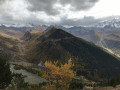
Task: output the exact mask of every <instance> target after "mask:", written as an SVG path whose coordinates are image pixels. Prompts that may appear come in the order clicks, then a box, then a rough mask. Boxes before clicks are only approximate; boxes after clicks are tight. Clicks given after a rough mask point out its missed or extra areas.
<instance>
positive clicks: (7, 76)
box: [0, 58, 12, 89]
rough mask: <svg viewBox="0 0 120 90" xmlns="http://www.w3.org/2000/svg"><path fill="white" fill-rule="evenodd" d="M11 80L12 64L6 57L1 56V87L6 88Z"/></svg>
mask: <svg viewBox="0 0 120 90" xmlns="http://www.w3.org/2000/svg"><path fill="white" fill-rule="evenodd" d="M11 80H12V75H11V72H10V66H9V64H8V63H6V61H5V60H4V59H2V58H0V89H4V88H6V87H7V86H8V85H9V84H10V83H11Z"/></svg>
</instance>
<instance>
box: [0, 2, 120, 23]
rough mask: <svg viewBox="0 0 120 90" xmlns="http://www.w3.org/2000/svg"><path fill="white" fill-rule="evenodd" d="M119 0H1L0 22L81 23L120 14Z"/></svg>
mask: <svg viewBox="0 0 120 90" xmlns="http://www.w3.org/2000/svg"><path fill="white" fill-rule="evenodd" d="M119 4H120V0H0V23H33V24H58V25H59V24H60V25H73V24H74V25H79V24H82V23H86V22H88V24H89V23H93V22H96V21H97V20H99V18H103V17H109V16H116V15H120V5H119Z"/></svg>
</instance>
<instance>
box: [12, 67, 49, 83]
mask: <svg viewBox="0 0 120 90" xmlns="http://www.w3.org/2000/svg"><path fill="white" fill-rule="evenodd" d="M14 66H15V65H10V70H11V72H13V73H16V74H22V75H23V76H26V77H25V79H24V80H25V82H28V83H29V84H39V83H43V82H47V80H46V79H44V78H41V77H39V76H37V75H35V74H32V73H29V72H27V71H26V70H22V69H21V70H15V69H14Z"/></svg>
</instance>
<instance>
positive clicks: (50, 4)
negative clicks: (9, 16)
mask: <svg viewBox="0 0 120 90" xmlns="http://www.w3.org/2000/svg"><path fill="white" fill-rule="evenodd" d="M27 1H28V2H29V3H30V4H31V6H30V7H29V8H28V9H29V10H30V11H33V12H34V11H44V12H45V13H47V14H50V15H56V14H59V13H60V12H59V9H57V8H54V5H55V4H56V3H59V4H61V5H62V7H64V6H65V5H70V9H71V10H74V11H81V10H87V9H90V8H91V7H93V6H94V4H95V3H96V2H97V1H98V0H27Z"/></svg>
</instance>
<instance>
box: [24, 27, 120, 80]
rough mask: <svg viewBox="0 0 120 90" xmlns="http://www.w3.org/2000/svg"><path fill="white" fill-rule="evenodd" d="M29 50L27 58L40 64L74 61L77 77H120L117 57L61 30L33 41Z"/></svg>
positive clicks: (57, 29) (50, 31)
mask: <svg viewBox="0 0 120 90" xmlns="http://www.w3.org/2000/svg"><path fill="white" fill-rule="evenodd" d="M28 47H29V48H28V49H29V50H28V52H27V56H26V58H27V60H28V61H30V62H33V63H36V64H38V63H40V62H41V61H43V62H45V61H46V60H52V61H54V60H58V62H61V63H65V62H66V61H65V60H67V59H69V58H72V60H73V62H74V64H75V67H74V69H75V70H76V71H77V75H84V76H86V77H88V78H91V77H96V78H97V77H98V76H100V77H112V76H116V75H118V74H119V73H120V71H119V69H120V62H119V61H118V59H117V58H116V57H114V56H112V55H110V54H108V53H107V52H105V51H104V50H103V49H102V48H100V47H97V46H96V45H94V44H92V43H89V42H87V41H84V40H83V39H80V38H77V37H75V36H73V35H72V34H70V33H67V32H66V31H64V30H62V29H59V28H57V27H52V28H51V29H49V30H47V31H45V32H44V33H43V34H40V35H36V37H34V38H31V39H30V41H29V44H28Z"/></svg>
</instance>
